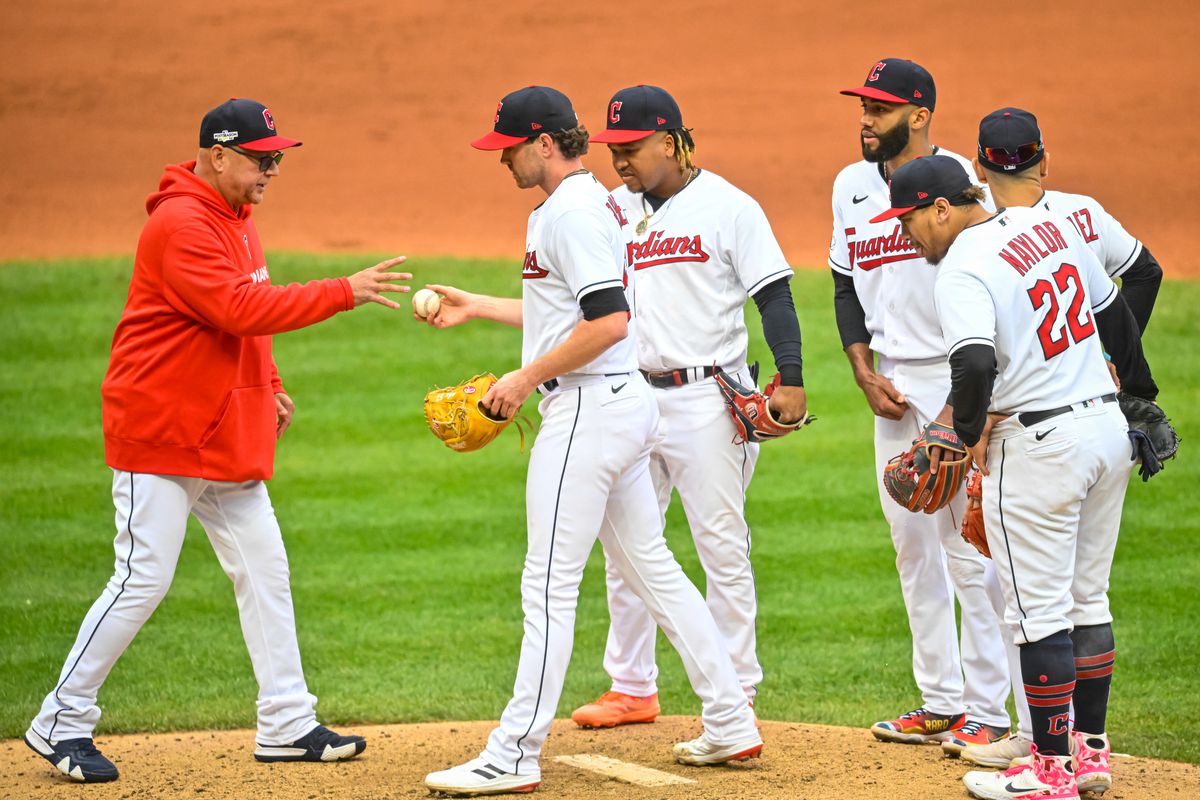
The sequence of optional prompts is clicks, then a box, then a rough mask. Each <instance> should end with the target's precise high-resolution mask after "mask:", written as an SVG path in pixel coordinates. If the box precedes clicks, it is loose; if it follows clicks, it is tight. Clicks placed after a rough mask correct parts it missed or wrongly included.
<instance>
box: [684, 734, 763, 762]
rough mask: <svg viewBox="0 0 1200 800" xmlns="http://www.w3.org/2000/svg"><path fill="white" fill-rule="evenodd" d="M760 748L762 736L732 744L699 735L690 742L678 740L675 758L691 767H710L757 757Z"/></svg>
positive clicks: (760, 751)
mask: <svg viewBox="0 0 1200 800" xmlns="http://www.w3.org/2000/svg"><path fill="white" fill-rule="evenodd" d="M762 749H763V742H762V738H761V737H760V736H757V735H755V736H754V738H752V739H743V740H742V741H740V742H734V743H733V744H713V743H712V742H710V741H709V740H708V739H706V738H705V737H704V736H701V737H700V738H698V739H692V740H691V741H690V742H680V743H679V744H677V745H675V760H676V761H678V762H679V763H680V764H689V765H691V766H693V767H711V766H713V765H715V764H726V763H728V762H730V761H746V760H749V759H751V758H758V757H759V756H760V755H761V754H762Z"/></svg>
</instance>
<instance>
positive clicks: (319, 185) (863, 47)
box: [0, 0, 1200, 277]
mask: <svg viewBox="0 0 1200 800" xmlns="http://www.w3.org/2000/svg"><path fill="white" fill-rule="evenodd" d="M735 8H736V7H735V6H732V5H730V4H728V3H725V2H717V1H714V0H698V1H697V2H693V3H687V4H685V5H682V6H680V5H678V4H659V5H647V4H643V5H640V6H634V5H631V4H626V5H620V4H603V3H585V4H581V5H576V6H565V5H561V4H560V5H558V6H553V5H551V6H547V5H545V4H538V3H533V2H531V0H510V2H507V3H503V4H474V3H439V4H427V3H417V2H414V1H413V0H400V1H399V2H393V1H392V0H355V2H348V3H339V4H326V5H314V4H309V5H308V6H305V7H303V8H299V7H297V6H296V4H295V3H292V2H285V1H284V0H261V2H259V3H256V4H255V5H254V6H253V7H252V8H249V9H246V8H235V7H228V8H226V7H214V6H213V4H211V3H201V2H197V0H181V1H180V2H177V3H171V4H169V5H154V4H150V5H148V4H146V3H144V2H142V0H112V2H107V3H88V2H83V0H48V2H44V3H20V4H14V5H13V7H11V8H9V9H7V11H6V15H5V25H4V26H3V27H2V29H0V53H2V55H0V59H3V64H4V68H3V69H2V70H0V130H3V131H4V134H5V140H6V142H7V143H8V145H9V148H10V158H9V159H8V161H7V163H6V165H5V170H4V171H3V173H2V174H0V188H3V191H2V192H0V259H11V258H19V257H42V256H61V255H88V254H96V253H127V252H132V250H133V247H134V244H135V242H136V239H137V235H138V230H139V228H140V225H141V223H142V221H143V219H144V211H143V209H142V201H143V199H144V198H145V196H146V194H147V193H149V192H150V191H151V189H153V188H154V186H155V183H156V181H157V179H158V175H159V173H160V168H161V166H162V165H163V164H165V163H167V162H169V161H182V160H185V159H187V158H190V157H191V156H192V154H193V153H194V144H193V143H194V142H195V140H196V139H195V137H196V131H197V129H198V127H199V118H200V116H201V114H202V113H203V112H204V110H206V109H208V108H210V107H212V106H214V105H216V104H217V103H218V102H220V101H222V100H223V99H225V98H226V97H229V96H231V95H239V96H251V97H256V98H260V99H262V100H264V101H265V102H267V103H268V104H269V105H271V107H272V110H273V111H274V114H275V118H276V119H277V120H278V121H279V123H280V128H281V130H282V131H283V132H284V133H285V134H287V135H291V136H298V137H300V138H302V139H304V140H305V146H304V147H303V148H302V150H300V151H298V152H296V153H295V154H292V153H289V154H288V158H287V160H286V161H285V162H284V164H283V174H282V177H281V179H280V180H279V181H277V182H276V183H274V184H272V186H271V188H270V190H269V192H268V199H267V203H266V205H265V206H264V207H263V208H262V209H261V216H260V225H261V229H262V232H263V237H264V241H265V242H266V244H267V246H268V248H269V249H276V250H278V249H288V250H308V251H345V250H353V251H364V250H370V251H376V252H379V251H382V252H392V253H395V252H403V253H424V254H454V255H512V254H514V253H520V247H521V235H522V232H523V231H524V227H523V226H524V220H525V216H526V214H527V212H528V210H529V208H530V207H531V206H532V205H533V204H534V203H535V202H537V198H535V197H533V195H532V194H528V195H526V196H523V197H518V196H517V194H516V192H514V191H513V189H512V185H511V180H510V179H509V177H508V175H507V174H506V173H505V172H504V170H503V169H502V168H501V167H499V166H498V164H497V163H496V155H495V154H482V153H478V152H475V151H473V150H471V149H470V148H469V147H468V146H467V141H468V140H469V139H470V138H472V137H474V136H476V135H479V134H481V133H483V132H485V131H486V130H487V129H488V128H489V127H490V123H491V115H492V110H493V109H494V107H495V106H494V104H495V102H496V100H497V99H498V98H499V97H500V96H501V95H503V94H504V93H505V92H506V91H508V90H511V89H513V88H516V87H518V86H521V85H524V84H529V83H535V82H537V83H548V84H550V85H553V86H557V87H560V88H562V89H564V90H565V91H566V92H567V93H568V94H570V95H571V96H572V98H573V99H574V100H575V104H576V108H577V110H578V111H579V113H580V115H581V117H582V119H583V121H584V122H585V123H586V124H588V125H589V126H590V127H592V128H593V129H596V128H599V127H601V125H602V123H603V110H604V108H605V104H606V103H607V100H608V97H609V96H610V95H611V93H612V92H613V91H614V90H615V89H617V88H619V87H621V86H626V85H630V84H633V83H643V82H645V83H657V84H660V85H663V86H666V87H668V88H669V89H670V90H671V91H672V92H673V93H674V94H675V95H676V97H677V98H678V99H679V101H680V103H681V105H682V107H683V110H684V119H685V121H686V122H687V124H689V125H690V126H692V127H693V128H694V129H695V135H696V138H697V142H698V144H699V153H698V155H699V160H700V163H701V165H702V166H705V167H708V168H711V169H713V170H714V171H716V172H718V173H721V174H723V175H724V176H725V177H727V178H729V179H730V180H732V181H733V182H734V183H735V184H737V185H739V186H741V187H742V188H744V189H746V190H747V191H749V192H750V193H751V194H752V195H753V196H755V197H756V198H758V199H759V200H760V202H761V203H762V204H763V206H764V207H765V208H766V210H767V213H768V215H769V216H770V218H771V219H772V221H773V224H774V226H775V228H776V230H777V233H778V235H779V238H780V241H781V243H782V244H783V246H784V249H785V251H786V252H787V254H788V256H789V258H790V260H791V261H792V262H793V263H797V264H808V265H821V264H824V259H825V255H826V248H827V246H828V241H829V231H830V219H831V218H830V210H829V192H830V187H831V185H832V181H833V177H834V175H835V174H836V173H837V171H838V170H839V169H840V168H841V167H842V166H844V165H845V164H847V163H848V162H850V161H852V160H854V159H855V158H857V157H858V154H857V144H856V130H857V112H856V108H857V106H856V101H855V100H854V99H852V98H847V97H841V96H839V95H838V94H837V90H838V89H841V88H845V87H847V86H852V85H858V84H859V83H861V80H862V77H863V76H864V75H865V74H866V72H867V70H868V68H869V67H870V66H871V65H872V64H873V63H874V61H875V60H876V59H878V58H881V57H884V56H897V55H898V56H905V57H910V58H913V59H915V60H918V61H921V62H923V63H924V64H926V65H927V66H928V67H930V69H931V70H932V72H933V74H934V77H935V78H936V79H937V83H938V95H939V97H938V108H937V112H936V115H935V122H934V129H933V130H934V138H935V140H936V142H938V143H940V144H942V145H943V146H946V147H948V148H950V149H952V150H956V151H958V152H960V153H970V152H971V151H972V150H973V143H974V134H975V126H976V125H977V123H978V120H979V118H980V117H982V116H983V115H984V114H985V113H987V112H988V111H991V110H993V109H994V108H997V107H999V106H1002V105H1006V104H1017V105H1022V106H1024V107H1027V108H1030V109H1032V110H1033V111H1035V112H1036V113H1037V114H1038V115H1039V117H1040V118H1041V121H1042V124H1043V128H1044V130H1045V131H1046V136H1047V142H1048V145H1049V151H1050V159H1051V162H1052V166H1051V181H1050V184H1051V186H1052V187H1054V188H1061V189H1065V190H1068V191H1077V192H1083V193H1087V194H1093V195H1095V196H1096V197H1097V198H1099V199H1100V201H1101V202H1102V203H1104V204H1105V205H1106V206H1107V207H1108V208H1109V210H1111V211H1112V212H1113V213H1114V214H1116V216H1117V218H1118V219H1120V220H1122V221H1123V222H1124V223H1125V225H1126V227H1128V228H1129V230H1130V231H1131V232H1133V233H1134V235H1136V236H1138V237H1140V238H1141V239H1142V240H1143V241H1145V242H1146V243H1147V244H1148V245H1149V246H1150V248H1151V249H1152V250H1153V252H1154V253H1155V254H1156V255H1157V256H1158V257H1159V260H1160V262H1161V263H1162V264H1163V265H1164V268H1165V269H1166V271H1167V274H1168V275H1171V276H1177V277H1178V276H1184V275H1192V276H1200V262H1197V261H1195V260H1194V259H1192V258H1190V256H1191V252H1190V249H1189V247H1188V245H1189V241H1188V239H1189V238H1190V234H1191V232H1192V231H1191V227H1192V223H1191V222H1189V220H1190V216H1189V215H1187V214H1186V213H1185V212H1184V210H1183V209H1184V205H1183V202H1182V201H1183V199H1184V198H1186V197H1189V196H1190V195H1191V192H1192V181H1193V176H1194V175H1195V174H1197V172H1198V171H1200V170H1198V168H1200V149H1198V148H1196V147H1195V146H1194V145H1193V144H1191V143H1190V139H1189V138H1188V129H1189V125H1190V119H1189V118H1188V116H1187V115H1186V114H1185V115H1183V116H1182V118H1181V117H1180V115H1179V114H1178V107H1179V106H1180V104H1181V100H1182V98H1184V97H1186V96H1188V93H1189V92H1190V90H1191V89H1192V88H1193V86H1192V83H1193V82H1194V80H1193V79H1194V76H1195V75H1196V74H1197V65H1198V61H1200V56H1198V55H1197V53H1198V51H1197V48H1196V47H1195V46H1194V43H1193V41H1192V37H1191V34H1192V33H1193V32H1194V31H1195V30H1196V27H1197V22H1198V21H1200V6H1198V5H1197V4H1195V3H1193V2H1190V0H1173V1H1172V0H1163V1H1162V2H1156V3H1152V4H1145V3H1125V2H1121V1H1120V0H1060V1H1059V2H1055V3H1039V4H1026V5H1018V6H1013V7H1011V8H1010V7H1008V6H1005V7H1002V8H997V9H992V10H990V11H980V10H979V9H978V8H977V7H976V6H975V5H974V4H970V3H960V4H945V3H936V4H935V3H932V2H927V1H926V0H916V1H914V0H910V2H908V3H905V4H904V5H903V7H896V8H893V9H886V8H884V9H881V8H879V7H876V6H863V5H861V4H859V5H856V4H836V3H816V2H811V0H806V1H805V2H795V3H773V4H753V5H749V6H746V7H745V8H744V9H741V8H739V9H738V10H737V11H736V12H735V11H734V9H735ZM150 9H154V10H150ZM168 9H169V10H168ZM998 17H1002V18H1003V19H1000V18H998ZM588 163H589V164H590V166H592V168H593V169H594V170H596V172H597V174H598V175H600V176H601V178H602V179H603V180H605V181H608V182H609V183H610V184H611V183H613V182H614V181H613V180H612V171H611V168H610V167H609V165H608V164H607V159H606V154H605V153H604V152H599V153H593V154H592V155H591V156H589V162H588ZM414 266H415V267H418V268H419V264H414Z"/></svg>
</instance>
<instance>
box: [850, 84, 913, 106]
mask: <svg viewBox="0 0 1200 800" xmlns="http://www.w3.org/2000/svg"><path fill="white" fill-rule="evenodd" d="M838 94H850V95H854V96H855V97H868V98H870V99H872V100H882V101H883V102H885V103H911V102H912V100H907V99H905V98H903V97H897V96H896V95H894V94H889V93H888V92H881V91H879V90H878V89H872V88H870V87H869V86H860V87H858V88H857V89H842V91H841V92H839V93H838Z"/></svg>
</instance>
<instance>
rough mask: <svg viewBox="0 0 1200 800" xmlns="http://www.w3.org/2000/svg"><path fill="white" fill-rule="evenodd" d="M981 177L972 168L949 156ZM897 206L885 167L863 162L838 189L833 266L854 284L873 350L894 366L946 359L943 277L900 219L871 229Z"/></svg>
mask: <svg viewBox="0 0 1200 800" xmlns="http://www.w3.org/2000/svg"><path fill="white" fill-rule="evenodd" d="M935 152H936V153H938V154H939V155H943V156H951V157H952V158H955V159H957V160H958V161H959V162H960V163H961V164H962V165H963V167H964V168H965V169H966V170H967V174H968V175H970V174H974V173H973V171H972V167H971V164H970V162H968V161H967V160H966V159H964V158H962V157H961V156H958V155H955V154H954V153H950V152H948V151H946V150H940V149H935ZM890 206H891V201H890V197H889V193H888V185H887V182H885V181H884V179H883V175H881V174H880V171H879V165H878V164H873V163H871V162H869V161H859V162H857V163H854V164H851V165H850V166H848V167H846V168H845V169H843V170H842V171H841V173H840V174H839V175H838V176H837V179H836V180H835V181H834V183H833V237H832V240H831V241H830V243H829V267H830V269H832V270H834V271H835V272H838V273H840V274H842V275H846V276H849V277H851V278H853V279H854V291H855V294H857V295H858V300H859V302H860V303H861V304H862V308H863V313H864V317H865V319H864V322H865V323H866V326H867V332H868V333H869V334H870V335H871V345H870V346H871V349H872V350H874V351H875V352H876V353H879V354H880V355H882V356H886V357H888V358H891V359H895V360H923V359H929V358H944V357H945V356H946V349H945V343H944V342H943V341H942V331H941V329H940V328H939V327H938V324H937V320H936V319H934V317H933V315H932V314H929V313H924V312H923V311H922V309H927V308H929V305H930V301H931V299H932V298H933V282H934V278H935V276H936V274H937V273H936V270H935V269H934V267H933V266H932V265H930V264H929V262H927V261H926V260H925V259H923V258H921V257H920V256H919V255H917V252H916V251H915V250H914V249H913V248H912V246H911V245H909V243H908V241H907V239H906V238H905V237H904V234H903V233H902V231H901V227H900V223H899V222H897V221H896V220H886V221H884V222H878V223H872V222H871V218H872V217H874V216H876V215H877V214H879V213H880V212H882V211H884V210H885V209H887V208H889V207H890Z"/></svg>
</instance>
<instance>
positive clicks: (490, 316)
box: [471, 294, 524, 328]
mask: <svg viewBox="0 0 1200 800" xmlns="http://www.w3.org/2000/svg"><path fill="white" fill-rule="evenodd" d="M471 317H472V318H473V319H487V320H491V321H492V322H499V323H500V324H502V325H508V326H511V327H513V328H521V327H524V313H523V307H522V304H521V300H520V298H517V297H492V296H490V295H486V294H477V295H472V297H471Z"/></svg>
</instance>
